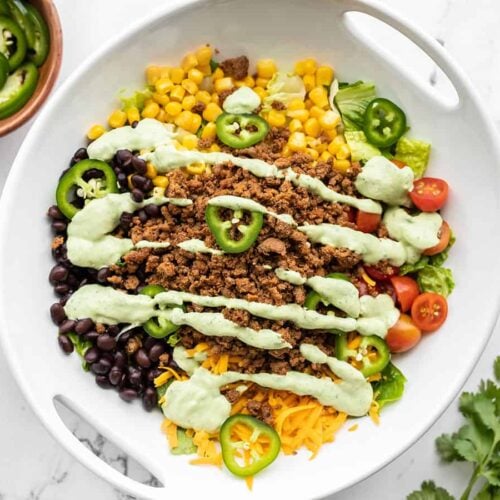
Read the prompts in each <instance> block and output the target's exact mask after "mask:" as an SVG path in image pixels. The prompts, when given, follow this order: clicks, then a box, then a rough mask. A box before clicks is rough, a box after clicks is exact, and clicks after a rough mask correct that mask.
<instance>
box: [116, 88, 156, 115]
mask: <svg viewBox="0 0 500 500" xmlns="http://www.w3.org/2000/svg"><path fill="white" fill-rule="evenodd" d="M150 97H151V90H150V89H148V88H146V89H143V90H136V91H135V92H133V93H132V94H130V93H128V91H127V90H126V89H122V90H120V92H119V93H118V99H120V102H121V103H122V109H124V110H125V109H127V108H132V107H136V108H138V109H139V111H142V109H143V108H144V102H145V101H146V100H147V99H149V98H150Z"/></svg>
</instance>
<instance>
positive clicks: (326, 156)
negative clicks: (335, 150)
mask: <svg viewBox="0 0 500 500" xmlns="http://www.w3.org/2000/svg"><path fill="white" fill-rule="evenodd" d="M332 158H333V157H332V154H331V153H330V152H329V151H323V152H322V153H321V154H320V155H319V159H320V160H321V161H324V162H330V161H332Z"/></svg>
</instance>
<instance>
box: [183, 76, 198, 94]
mask: <svg viewBox="0 0 500 500" xmlns="http://www.w3.org/2000/svg"><path fill="white" fill-rule="evenodd" d="M181 85H182V87H183V88H184V89H186V92H187V93H188V94H191V95H194V94H196V92H198V85H196V83H194V82H193V81H192V80H189V78H185V79H184V80H182V84H181Z"/></svg>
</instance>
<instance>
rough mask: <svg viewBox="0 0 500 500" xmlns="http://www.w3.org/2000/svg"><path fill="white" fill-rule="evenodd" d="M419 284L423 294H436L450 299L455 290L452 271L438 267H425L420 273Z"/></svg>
mask: <svg viewBox="0 0 500 500" xmlns="http://www.w3.org/2000/svg"><path fill="white" fill-rule="evenodd" d="M417 282H418V285H419V287H420V290H421V291H422V292H435V293H439V294H440V295H442V296H443V297H448V295H450V293H451V292H452V291H453V289H454V288H455V282H454V281H453V274H452V272H451V269H448V268H446V267H437V266H424V268H423V269H421V270H420V271H419V272H418V276H417Z"/></svg>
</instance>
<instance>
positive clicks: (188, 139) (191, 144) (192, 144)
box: [182, 134, 198, 149]
mask: <svg viewBox="0 0 500 500" xmlns="http://www.w3.org/2000/svg"><path fill="white" fill-rule="evenodd" d="M182 145H183V146H184V147H185V148H187V149H196V148H197V147H198V137H196V136H195V135H194V134H187V135H185V136H184V137H183V138H182Z"/></svg>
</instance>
